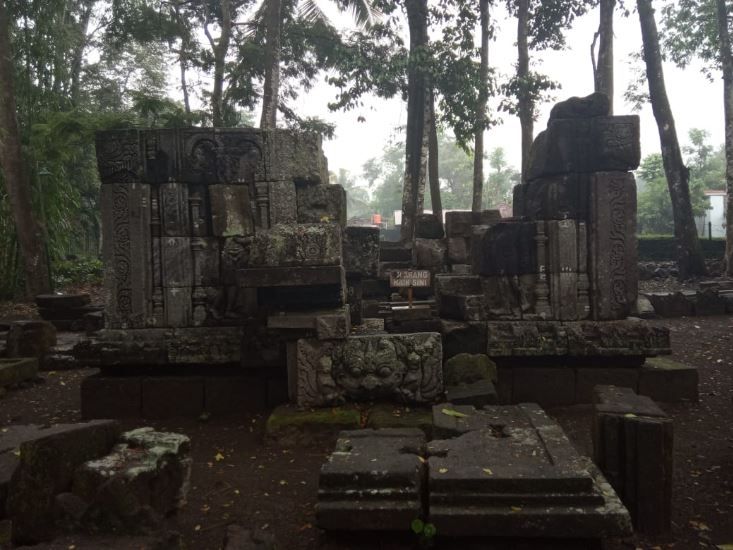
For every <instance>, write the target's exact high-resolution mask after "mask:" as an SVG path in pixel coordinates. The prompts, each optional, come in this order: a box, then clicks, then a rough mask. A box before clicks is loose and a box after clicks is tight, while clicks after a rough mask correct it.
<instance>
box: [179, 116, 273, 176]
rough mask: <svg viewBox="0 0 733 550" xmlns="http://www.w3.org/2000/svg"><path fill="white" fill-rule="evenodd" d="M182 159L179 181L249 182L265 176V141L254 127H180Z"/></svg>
mask: <svg viewBox="0 0 733 550" xmlns="http://www.w3.org/2000/svg"><path fill="white" fill-rule="evenodd" d="M179 132H180V137H179V140H180V142H179V146H180V148H181V161H180V165H179V167H178V172H179V175H178V179H177V181H184V182H187V183H206V184H212V183H225V184H232V183H248V182H253V181H256V180H258V179H259V178H264V177H265V176H264V174H265V167H264V163H263V161H264V159H263V148H264V140H263V135H262V132H260V131H258V130H253V129H214V128H191V129H184V130H179Z"/></svg>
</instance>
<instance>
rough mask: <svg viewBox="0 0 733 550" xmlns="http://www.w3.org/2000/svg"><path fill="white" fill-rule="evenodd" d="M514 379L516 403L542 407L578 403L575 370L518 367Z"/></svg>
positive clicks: (513, 386) (513, 396)
mask: <svg viewBox="0 0 733 550" xmlns="http://www.w3.org/2000/svg"><path fill="white" fill-rule="evenodd" d="M512 378H513V380H512V401H513V402H514V403H539V404H540V405H541V406H542V407H557V406H563V405H573V404H575V403H576V401H575V384H576V382H575V370H574V369H572V368H570V367H516V368H514V372H513V375H512Z"/></svg>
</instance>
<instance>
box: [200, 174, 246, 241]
mask: <svg viewBox="0 0 733 550" xmlns="http://www.w3.org/2000/svg"><path fill="white" fill-rule="evenodd" d="M208 189H209V201H210V204H211V231H212V233H213V234H214V236H216V237H232V236H235V235H252V234H253V233H254V231H255V228H254V219H253V218H252V204H251V201H250V196H249V187H248V186H246V185H210V186H209V187H208Z"/></svg>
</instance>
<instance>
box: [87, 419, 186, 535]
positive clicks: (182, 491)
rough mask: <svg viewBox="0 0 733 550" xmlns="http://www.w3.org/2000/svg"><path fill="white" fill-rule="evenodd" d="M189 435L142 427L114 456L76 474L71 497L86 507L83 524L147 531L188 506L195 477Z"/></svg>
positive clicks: (127, 435)
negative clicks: (192, 476)
mask: <svg viewBox="0 0 733 550" xmlns="http://www.w3.org/2000/svg"><path fill="white" fill-rule="evenodd" d="M190 448H191V441H190V439H189V438H188V436H185V435H182V434H177V433H167V432H157V431H155V430H154V429H153V428H138V429H135V430H132V431H129V432H125V433H123V434H122V435H121V437H120V442H119V443H118V444H117V445H115V447H114V448H113V449H112V452H111V453H110V454H108V455H105V456H103V457H101V458H98V459H95V460H90V461H87V462H85V463H84V464H82V465H81V466H80V467H79V468H77V470H76V472H75V473H74V481H73V493H74V494H75V495H76V496H78V497H80V498H82V499H83V500H84V502H86V503H88V509H87V510H86V512H85V513H84V517H83V518H82V520H81V521H82V524H86V525H87V527H88V528H93V529H95V530H97V531H111V532H127V533H145V532H152V531H157V530H159V529H160V528H162V527H163V520H164V518H165V517H167V516H169V515H170V514H172V513H174V512H175V511H176V510H178V509H179V508H180V507H181V506H182V505H183V504H184V503H185V502H186V498H187V494H188V489H189V485H190V476H191V459H190V458H189V456H188V455H189V451H190Z"/></svg>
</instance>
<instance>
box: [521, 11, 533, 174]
mask: <svg viewBox="0 0 733 550" xmlns="http://www.w3.org/2000/svg"><path fill="white" fill-rule="evenodd" d="M528 34H529V0H519V2H518V7H517V80H518V82H519V83H520V87H519V90H518V92H519V93H518V94H517V110H518V113H519V124H520V125H521V127H522V181H524V179H525V178H526V175H527V169H528V167H529V153H530V149H531V148H532V140H533V139H534V109H535V106H534V102H533V100H532V96H531V95H530V90H529V39H528Z"/></svg>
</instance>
